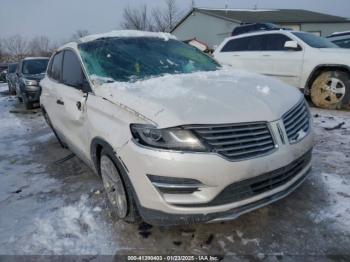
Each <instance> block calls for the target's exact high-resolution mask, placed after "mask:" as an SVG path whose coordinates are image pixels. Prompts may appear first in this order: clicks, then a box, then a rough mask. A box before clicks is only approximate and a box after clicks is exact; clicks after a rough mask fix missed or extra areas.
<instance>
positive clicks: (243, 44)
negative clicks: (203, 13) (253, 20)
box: [221, 35, 265, 52]
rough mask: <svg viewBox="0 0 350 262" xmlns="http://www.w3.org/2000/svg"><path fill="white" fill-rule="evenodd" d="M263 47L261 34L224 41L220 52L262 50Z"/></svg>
mask: <svg viewBox="0 0 350 262" xmlns="http://www.w3.org/2000/svg"><path fill="white" fill-rule="evenodd" d="M264 48H265V44H264V37H263V35H256V36H249V37H243V38H237V39H232V40H230V41H229V42H227V43H226V45H225V46H224V47H223V48H222V49H221V52H243V51H262V50H264Z"/></svg>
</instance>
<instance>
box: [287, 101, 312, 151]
mask: <svg viewBox="0 0 350 262" xmlns="http://www.w3.org/2000/svg"><path fill="white" fill-rule="evenodd" d="M301 103H304V104H305V107H306V110H307V113H308V120H309V128H308V130H307V132H305V136H304V137H303V138H301V139H299V140H296V141H290V139H289V137H288V134H287V129H286V127H285V124H284V117H285V116H286V115H288V114H289V113H290V112H292V111H293V110H294V109H295V108H297V107H298V106H299V105H300V104H301ZM281 119H282V123H283V128H284V131H285V132H286V135H287V141H288V143H289V144H290V145H294V144H297V143H300V142H301V141H303V140H304V139H305V138H306V137H307V136H309V134H310V133H311V129H312V115H311V112H310V108H309V105H308V104H307V102H306V100H305V98H304V97H302V98H301V99H300V100H299V102H298V103H296V105H294V106H293V107H292V108H291V109H289V110H288V111H287V112H286V113H284V114H283V116H282V118H281Z"/></svg>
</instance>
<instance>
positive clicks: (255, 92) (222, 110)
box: [93, 69, 302, 127]
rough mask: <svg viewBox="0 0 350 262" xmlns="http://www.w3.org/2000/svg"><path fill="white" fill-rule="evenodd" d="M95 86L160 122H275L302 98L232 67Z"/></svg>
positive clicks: (164, 124) (280, 85)
mask: <svg viewBox="0 0 350 262" xmlns="http://www.w3.org/2000/svg"><path fill="white" fill-rule="evenodd" d="M93 82H95V81H93ZM95 83H96V82H95ZM94 91H95V93H96V95H99V96H101V97H104V98H106V99H107V100H109V101H111V102H113V103H116V104H122V105H123V106H126V107H128V108H129V109H131V110H133V111H136V112H137V113H139V114H141V115H143V116H144V117H146V118H148V119H149V120H151V121H153V122H154V123H156V125H158V127H170V126H178V125H186V124H220V123H222V124H224V123H239V122H252V121H274V120H277V119H280V118H281V117H282V115H283V114H284V113H285V112H287V111H288V110H289V109H290V108H291V107H293V106H294V105H295V104H296V103H297V102H298V101H299V100H300V99H301V98H302V94H301V93H300V91H299V90H297V89H296V88H294V87H291V86H288V85H286V84H284V83H282V82H280V81H278V80H275V79H272V78H268V77H265V76H261V75H256V74H252V73H248V72H243V71H236V70H235V71H233V70H231V69H230V70H227V69H225V70H224V69H222V70H218V71H214V72H199V73H192V74H182V75H166V76H162V77H157V78H152V79H148V80H144V81H138V82H135V83H122V82H114V83H105V84H101V85H95V88H94Z"/></svg>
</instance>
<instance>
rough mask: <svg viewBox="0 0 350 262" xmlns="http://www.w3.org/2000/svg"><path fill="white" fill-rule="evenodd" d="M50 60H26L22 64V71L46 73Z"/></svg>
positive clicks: (33, 73)
mask: <svg viewBox="0 0 350 262" xmlns="http://www.w3.org/2000/svg"><path fill="white" fill-rule="evenodd" d="M48 62H49V60H48V59H37V60H26V61H24V62H23V65H22V73H23V74H26V75H27V74H28V75H36V74H42V73H45V71H46V67H47V63H48Z"/></svg>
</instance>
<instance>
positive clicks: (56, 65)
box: [49, 52, 63, 81]
mask: <svg viewBox="0 0 350 262" xmlns="http://www.w3.org/2000/svg"><path fill="white" fill-rule="evenodd" d="M62 59H63V52H60V53H57V54H56V55H55V56H54V57H53V60H52V65H51V68H50V70H49V76H50V77H51V78H53V79H55V80H57V81H60V80H61V77H62Z"/></svg>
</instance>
